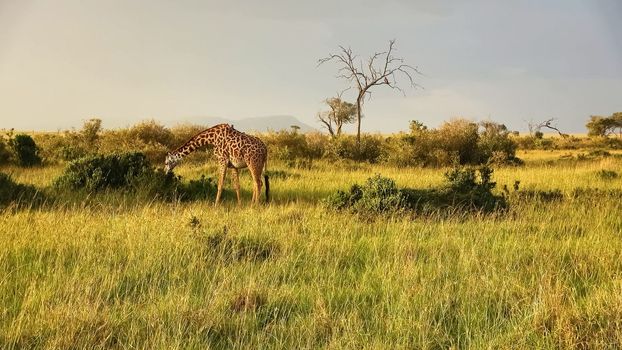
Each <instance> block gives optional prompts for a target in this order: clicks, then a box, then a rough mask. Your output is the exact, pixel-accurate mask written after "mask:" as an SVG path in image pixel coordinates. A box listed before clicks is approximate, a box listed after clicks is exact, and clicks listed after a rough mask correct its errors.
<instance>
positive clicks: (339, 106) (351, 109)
mask: <svg viewBox="0 0 622 350" xmlns="http://www.w3.org/2000/svg"><path fill="white" fill-rule="evenodd" d="M324 102H325V103H326V104H327V105H328V107H329V108H330V111H326V112H320V113H318V119H319V120H320V122H321V123H322V124H324V126H325V127H326V129H328V132H329V133H330V136H331V137H333V138H334V137H336V136H339V135H341V128H342V127H343V125H344V124H349V123H352V122H354V120H355V118H356V106H355V105H354V104H353V103H350V102H346V101H343V100H342V99H341V94H339V95H338V96H337V97H332V98H328V99H326V100H325V101H324Z"/></svg>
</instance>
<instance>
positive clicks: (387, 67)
mask: <svg viewBox="0 0 622 350" xmlns="http://www.w3.org/2000/svg"><path fill="white" fill-rule="evenodd" d="M339 49H340V52H339V53H337V54H333V53H331V54H329V55H328V56H327V57H324V58H322V59H320V60H319V61H318V66H319V65H322V64H324V63H326V62H330V61H332V62H335V63H337V65H338V67H339V69H338V71H337V78H340V79H344V80H346V81H347V82H349V83H350V84H351V87H353V88H354V89H356V91H357V96H356V122H357V123H356V124H357V125H356V143H357V145H359V146H360V143H361V118H362V115H363V108H362V107H363V103H364V102H365V98H369V97H371V91H370V89H372V88H373V87H374V86H381V85H386V86H388V87H390V88H391V89H394V90H398V91H400V92H401V93H402V94H404V90H402V89H401V88H400V87H399V86H398V83H397V81H398V78H402V79H403V78H406V80H407V81H408V83H409V84H410V86H411V87H416V86H418V85H417V84H416V83H415V81H414V79H413V74H415V73H419V70H418V69H417V68H416V67H413V66H410V65H408V64H405V63H404V59H403V58H399V57H395V56H393V51H394V50H395V40H391V41H389V49H388V50H387V51H383V52H376V53H374V54H373V55H372V56H371V57H369V58H368V59H367V60H365V61H364V60H363V59H359V57H358V56H357V55H355V54H353V53H352V49H351V48H349V47H348V48H345V47H344V46H339Z"/></svg>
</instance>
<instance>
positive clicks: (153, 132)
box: [129, 120, 173, 147]
mask: <svg viewBox="0 0 622 350" xmlns="http://www.w3.org/2000/svg"><path fill="white" fill-rule="evenodd" d="M129 136H130V137H131V138H133V139H137V140H140V141H141V142H143V143H145V144H160V145H163V146H167V147H173V144H172V142H171V141H173V133H172V132H171V131H170V130H169V129H168V128H167V127H165V126H164V125H162V124H159V123H158V122H156V121H155V120H148V121H143V122H141V123H138V124H136V125H134V126H132V127H131V128H130V130H129Z"/></svg>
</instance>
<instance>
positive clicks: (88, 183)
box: [56, 153, 153, 191]
mask: <svg viewBox="0 0 622 350" xmlns="http://www.w3.org/2000/svg"><path fill="white" fill-rule="evenodd" d="M150 172H153V171H152V168H151V164H149V162H148V161H147V158H146V157H145V156H144V155H143V154H142V153H126V154H113V155H109V156H104V155H96V156H90V157H85V158H81V159H79V160H77V161H74V162H72V163H70V164H69V166H68V167H67V169H65V173H64V174H63V175H62V176H61V177H60V178H58V179H57V180H56V186H57V187H67V188H70V189H73V190H78V189H86V190H87V191H98V190H103V189H106V188H113V189H115V188H128V187H131V186H132V185H133V184H134V182H135V180H136V179H137V178H139V177H140V176H142V175H144V174H146V173H150Z"/></svg>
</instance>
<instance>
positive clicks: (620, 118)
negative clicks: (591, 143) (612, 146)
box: [585, 112, 622, 137]
mask: <svg viewBox="0 0 622 350" xmlns="http://www.w3.org/2000/svg"><path fill="white" fill-rule="evenodd" d="M585 126H586V127H587V130H588V135H589V136H608V135H611V134H615V132H616V129H618V136H620V137H622V112H617V113H613V114H612V115H611V116H609V117H601V116H596V115H593V116H591V117H590V121H589V122H587V124H585Z"/></svg>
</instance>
